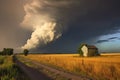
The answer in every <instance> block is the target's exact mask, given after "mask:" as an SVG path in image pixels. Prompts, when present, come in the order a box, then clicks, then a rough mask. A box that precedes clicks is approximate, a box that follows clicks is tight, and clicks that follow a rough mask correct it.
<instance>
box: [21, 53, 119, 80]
mask: <svg viewBox="0 0 120 80" xmlns="http://www.w3.org/2000/svg"><path fill="white" fill-rule="evenodd" d="M20 57H23V58H25V59H30V60H33V61H36V62H39V63H42V64H45V65H47V66H50V67H53V68H56V69H59V70H62V71H67V72H70V73H73V74H76V75H82V76H88V77H91V78H94V79H97V80H120V73H119V72H120V55H118V54H117V55H109V54H107V55H103V54H102V55H101V56H98V57H79V55H78V54H51V55H50V54H46V55H44V54H30V55H28V56H23V55H20Z"/></svg>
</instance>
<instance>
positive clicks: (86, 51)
mask: <svg viewBox="0 0 120 80" xmlns="http://www.w3.org/2000/svg"><path fill="white" fill-rule="evenodd" d="M81 50H82V52H83V56H85V57H90V56H97V55H98V48H97V47H96V46H93V45H86V44H85V45H83V46H82V47H81Z"/></svg>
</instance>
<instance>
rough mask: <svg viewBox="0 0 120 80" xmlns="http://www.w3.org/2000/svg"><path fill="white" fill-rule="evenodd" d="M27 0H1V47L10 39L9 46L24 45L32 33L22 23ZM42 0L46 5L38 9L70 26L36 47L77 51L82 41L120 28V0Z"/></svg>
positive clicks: (47, 50) (42, 49) (46, 50)
mask: <svg viewBox="0 0 120 80" xmlns="http://www.w3.org/2000/svg"><path fill="white" fill-rule="evenodd" d="M24 1H25V0H24ZM24 1H22V0H21V1H18V0H0V37H1V40H0V44H2V46H1V48H2V47H6V46H7V45H8V44H9V43H10V44H9V45H10V46H9V47H11V46H12V47H16V46H21V45H23V44H24V43H25V42H26V41H25V40H27V39H28V37H30V32H29V31H28V32H27V31H26V30H24V29H22V28H20V26H19V24H20V23H21V22H22V19H23V17H24V15H25V13H24V11H23V10H24V9H23V5H24V4H25V2H24ZM38 1H41V2H42V3H44V6H43V8H42V9H39V8H38V7H36V10H37V11H38V13H39V12H42V13H43V14H45V13H46V12H47V14H52V16H51V17H53V18H55V19H56V21H57V23H59V24H61V25H62V26H64V28H66V27H68V29H67V30H66V31H65V32H64V33H63V35H62V36H61V37H60V38H59V39H58V40H56V41H55V42H52V43H49V44H48V45H47V46H43V47H38V48H37V49H34V50H33V51H36V52H37V51H40V52H75V51H76V48H77V47H78V46H79V44H80V43H81V42H92V41H90V40H91V39H93V40H94V39H95V38H96V37H98V36H101V35H106V34H112V33H116V32H117V30H118V29H120V5H119V3H120V1H119V0H38ZM68 3H69V4H68ZM58 4H59V5H58ZM3 34H4V35H3ZM114 39H115V38H114ZM108 41H109V40H108ZM98 42H101V41H98ZM102 42H104V41H102Z"/></svg>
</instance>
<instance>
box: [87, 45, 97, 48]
mask: <svg viewBox="0 0 120 80" xmlns="http://www.w3.org/2000/svg"><path fill="white" fill-rule="evenodd" d="M87 47H88V48H89V49H97V47H96V46H94V45H87Z"/></svg>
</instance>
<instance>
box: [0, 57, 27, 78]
mask: <svg viewBox="0 0 120 80" xmlns="http://www.w3.org/2000/svg"><path fill="white" fill-rule="evenodd" d="M0 80H29V79H28V78H27V77H26V76H25V75H24V74H23V72H22V71H21V70H20V68H19V67H18V66H17V65H16V64H15V63H14V62H13V59H12V56H0Z"/></svg>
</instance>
